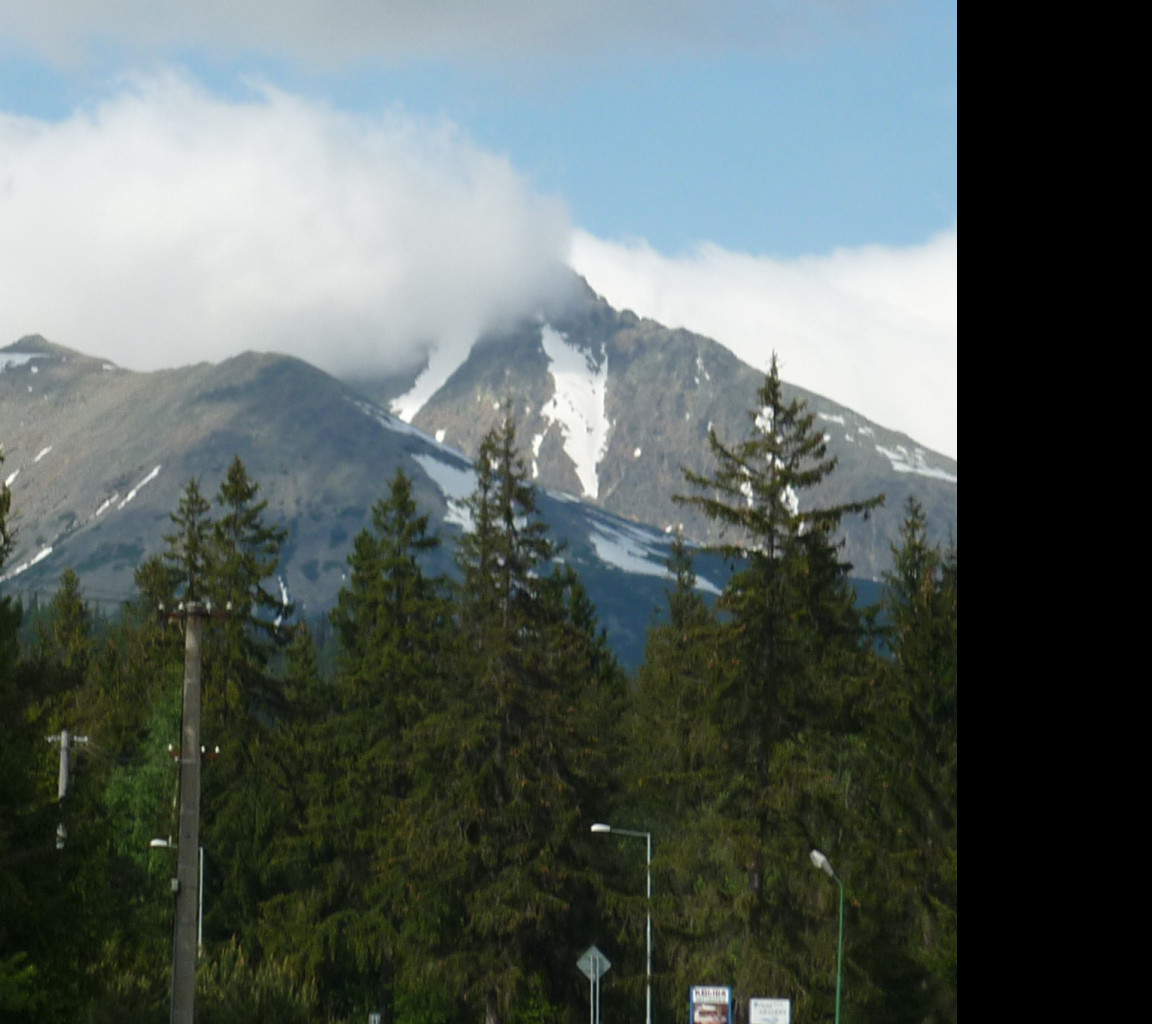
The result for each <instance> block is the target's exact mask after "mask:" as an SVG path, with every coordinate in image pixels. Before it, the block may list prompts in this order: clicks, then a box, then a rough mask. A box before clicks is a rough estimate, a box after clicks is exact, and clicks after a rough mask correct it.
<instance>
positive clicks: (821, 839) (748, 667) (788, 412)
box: [661, 358, 882, 1005]
mask: <svg viewBox="0 0 1152 1024" xmlns="http://www.w3.org/2000/svg"><path fill="white" fill-rule="evenodd" d="M749 418H750V420H751V429H750V431H749V433H748V435H747V436H746V437H745V438H744V439H743V440H740V441H737V442H735V443H730V442H726V441H723V440H721V439H720V438H719V437H718V436H717V434H716V433H715V432H714V431H712V432H711V433H710V435H709V441H710V446H711V449H712V454H713V457H714V459H715V463H716V465H715V469H714V471H713V472H712V474H711V475H701V474H695V473H687V474H686V475H687V479H688V482H689V483H690V484H692V485H693V487H694V489H695V491H696V493H694V494H692V495H690V496H688V497H682V498H679V499H678V500H680V501H683V502H685V503H687V504H690V505H692V506H695V507H696V508H698V509H700V510H701V511H702V512H703V513H704V514H705V515H707V516H708V517H709V518H711V519H714V520H716V521H717V522H718V523H720V524H721V526H722V527H723V528H724V530H725V533H726V538H725V541H724V543H723V544H722V545H721V547H720V550H721V551H722V553H723V554H724V555H725V556H726V557H727V558H728V559H729V560H730V562H731V563H732V564H733V566H734V569H735V571H734V574H733V575H732V577H731V579H730V581H729V584H728V586H727V587H726V589H725V591H724V594H723V595H722V597H721V598H720V600H719V602H718V604H719V608H720V610H721V612H722V614H723V617H724V623H723V628H722V632H721V635H719V636H718V637H717V642H716V646H715V652H716V656H715V657H714V658H712V659H711V661H710V670H706V671H705V673H704V676H703V680H702V685H703V686H704V687H705V688H706V695H705V696H704V705H705V706H704V708H702V713H703V714H704V715H706V718H707V721H708V723H709V725H710V726H711V729H712V734H711V735H712V739H713V742H714V743H715V746H713V748H712V750H711V751H710V752H708V753H707V754H704V755H703V756H704V757H705V758H706V759H707V760H708V761H709V762H710V767H709V772H708V775H707V778H708V779H709V780H710V781H709V788H710V792H708V793H707V794H700V800H701V804H700V805H699V806H698V807H697V808H696V813H695V814H694V815H692V816H691V817H690V818H688V819H686V820H685V821H684V822H683V823H682V825H681V827H680V828H679V829H678V830H677V833H676V834H675V835H674V836H673V837H670V839H669V841H668V842H666V843H664V844H663V845H662V849H663V852H662V854H661V857H662V861H663V867H664V869H665V870H666V871H667V872H668V884H669V886H670V889H671V895H670V896H669V897H668V900H669V902H668V903H667V904H666V914H667V918H666V923H667V925H668V926H669V928H670V930H671V931H672V932H673V934H676V935H677V940H676V941H673V942H671V943H670V944H669V945H670V948H669V950H668V956H669V958H670V959H671V960H672V962H673V963H672V966H673V972H674V976H675V977H677V979H678V984H684V983H686V982H687V980H688V979H689V978H692V977H723V978H727V979H729V980H730V981H731V982H732V983H733V984H734V987H735V990H736V995H737V996H738V997H739V1001H740V1003H741V1004H743V1003H744V1001H745V1000H746V999H747V998H749V997H751V996H753V995H759V994H762V993H764V992H774V993H780V994H791V995H792V996H793V997H794V998H797V999H798V1001H799V1002H800V1004H801V1005H804V1004H805V1002H806V999H807V997H808V992H807V986H808V984H809V979H810V977H811V976H812V973H813V970H814V968H815V964H816V962H817V958H819V957H821V956H822V955H823V951H822V950H816V951H812V950H810V949H809V948H808V945H807V943H806V942H805V940H804V938H803V937H804V935H805V934H806V933H808V932H810V931H811V930H812V929H811V927H810V926H811V913H812V906H811V902H812V896H811V885H810V884H809V883H810V878H809V877H808V873H809V872H811V868H810V866H809V865H808V864H807V854H808V851H809V849H811V847H812V846H813V845H816V844H817V843H819V844H821V845H823V846H825V847H831V848H830V849H829V850H828V852H829V854H830V855H833V856H835V854H836V852H837V850H836V847H835V843H834V840H835V838H836V837H837V836H838V833H837V830H836V824H835V823H836V821H837V817H836V812H835V807H836V793H837V790H836V779H835V773H836V764H837V757H838V748H839V745H840V743H841V742H842V737H843V736H844V735H846V734H848V733H850V732H851V731H852V730H853V729H854V728H856V727H857V723H856V720H855V718H854V717H853V716H854V715H855V713H856V712H855V708H856V703H857V696H858V688H859V686H860V673H861V671H862V663H861V659H862V657H863V656H864V652H865V644H864V640H865V635H864V630H863V626H862V622H861V619H860V616H859V614H858V613H857V612H856V610H855V608H854V593H853V591H852V588H851V586H850V584H849V581H848V571H849V568H850V567H849V566H848V565H847V564H846V563H844V562H843V561H842V560H841V558H840V557H839V543H838V540H837V537H836V533H837V530H838V527H839V525H840V522H841V520H842V519H843V517H844V516H846V515H850V514H863V515H867V514H868V513H869V511H870V510H871V509H872V508H874V507H875V506H876V505H877V504H878V503H879V502H880V501H882V498H870V499H866V500H862V501H858V502H849V503H844V504H839V505H834V506H826V507H820V506H816V505H814V504H812V501H811V492H812V490H813V489H814V488H816V487H817V486H818V485H819V484H820V483H821V482H822V481H823V480H824V479H825V478H826V477H827V476H828V475H829V474H830V473H832V472H833V471H834V469H835V466H836V460H835V459H833V458H830V457H829V456H828V455H827V450H826V445H825V441H824V437H823V434H822V432H821V431H819V430H818V429H817V427H816V425H815V416H814V414H813V413H811V412H808V411H807V409H806V407H805V406H804V405H803V404H802V403H800V402H798V401H795V400H792V401H789V400H787V399H786V398H785V395H784V391H783V386H782V384H781V381H780V377H779V372H778V367H777V363H776V360H775V358H774V359H773V361H772V365H771V368H770V370H769V372H768V374H767V375H766V377H765V380H764V383H763V385H762V387H761V388H760V390H759V392H758V394H757V404H756V407H755V408H754V409H753V410H751V412H750V413H749Z"/></svg>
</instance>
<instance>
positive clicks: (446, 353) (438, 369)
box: [390, 345, 471, 423]
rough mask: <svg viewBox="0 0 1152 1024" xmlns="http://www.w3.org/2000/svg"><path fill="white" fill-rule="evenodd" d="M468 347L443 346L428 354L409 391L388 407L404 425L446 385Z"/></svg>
mask: <svg viewBox="0 0 1152 1024" xmlns="http://www.w3.org/2000/svg"><path fill="white" fill-rule="evenodd" d="M470 348H471V346H470V345H464V346H460V345H443V346H440V347H437V348H433V349H431V350H430V351H429V352H428V365H427V366H425V367H424V369H423V370H421V371H420V375H419V376H418V377H417V378H416V380H415V381H414V382H413V384H412V387H411V389H410V390H408V391H407V392H405V393H404V394H403V395H401V396H400V397H399V398H393V399H392V401H391V403H390V407H391V410H392V412H393V413H395V414H396V415H397V416H399V417H400V419H402V420H403V421H404V422H405V423H411V422H412V419H413V418H414V417H415V415H416V414H417V413H418V412H419V411H420V410H421V409H423V408H424V406H425V405H426V404H427V403H428V399H430V398H431V397H432V396H433V395H434V394H436V392H437V391H439V390H440V389H441V388H442V387H443V386H444V385H445V384H447V383H448V378H449V377H451V376H452V374H454V373H455V372H456V371H457V370H458V369H460V366H461V364H462V363H463V362H464V360H465V359H467V357H468V352H469V350H470Z"/></svg>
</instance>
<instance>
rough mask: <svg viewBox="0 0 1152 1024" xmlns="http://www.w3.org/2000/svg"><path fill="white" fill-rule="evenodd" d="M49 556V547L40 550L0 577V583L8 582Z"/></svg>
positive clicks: (50, 552)
mask: <svg viewBox="0 0 1152 1024" xmlns="http://www.w3.org/2000/svg"><path fill="white" fill-rule="evenodd" d="M50 554H52V547H51V545H49V546H48V547H46V548H41V549H40V550H39V551H38V552H36V554H35V555H33V556H32V557H31V558H29V559H28V561H27V562H23V563H21V564H20V565H18V566H16V568H15V569H13V570H12V571H11V572H7V573H5V574H4V575H3V576H0V583H3V582H5V581H6V580H10V579H12V578H13V577H15V576H19V575H20V574H21V573H22V572H24V571H25V570H27V569H31V568H32V566H34V565H35V564H36V563H37V562H43V561H44V559H45V558H47V557H48V556H49V555H50Z"/></svg>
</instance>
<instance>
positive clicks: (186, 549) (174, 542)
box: [164, 480, 212, 601]
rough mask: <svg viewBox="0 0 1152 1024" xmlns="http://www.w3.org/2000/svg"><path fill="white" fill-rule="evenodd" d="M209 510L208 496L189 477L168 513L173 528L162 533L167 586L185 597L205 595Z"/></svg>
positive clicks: (195, 481)
mask: <svg viewBox="0 0 1152 1024" xmlns="http://www.w3.org/2000/svg"><path fill="white" fill-rule="evenodd" d="M211 511H212V506H211V505H210V504H209V503H208V499H207V498H205V497H204V495H202V494H201V493H200V484H199V482H198V481H197V480H189V481H188V483H187V485H186V486H185V488H184V493H183V494H181V496H180V504H179V506H178V508H177V510H176V511H175V512H173V513H172V515H171V519H172V523H173V525H174V526H175V527H176V530H175V532H173V533H170V534H165V535H164V542H165V544H167V546H168V547H167V550H166V551H165V552H164V565H165V566H166V568H167V570H168V575H169V579H168V586H167V587H166V589H167V590H170V591H171V592H172V593H173V594H174V595H177V596H179V597H180V598H181V599H182V600H184V601H199V600H201V599H202V598H203V597H204V590H205V584H206V577H207V575H208V559H209V549H208V545H209V540H210V537H211V533H210V522H209V513H210V512H211Z"/></svg>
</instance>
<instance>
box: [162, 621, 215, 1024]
mask: <svg viewBox="0 0 1152 1024" xmlns="http://www.w3.org/2000/svg"><path fill="white" fill-rule="evenodd" d="M206 618H208V611H207V609H206V608H205V607H204V605H202V604H201V603H200V602H199V601H189V602H188V604H187V605H186V606H185V609H184V713H183V730H182V735H181V742H180V832H179V840H178V842H177V850H176V862H177V867H176V879H175V888H176V933H175V939H174V941H173V950H172V1017H171V1020H172V1024H193V1018H194V1014H195V1007H196V954H197V921H198V917H199V905H200V884H201V879H200V870H199V863H198V851H199V849H200V640H201V636H202V635H203V631H204V620H205V619H206Z"/></svg>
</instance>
